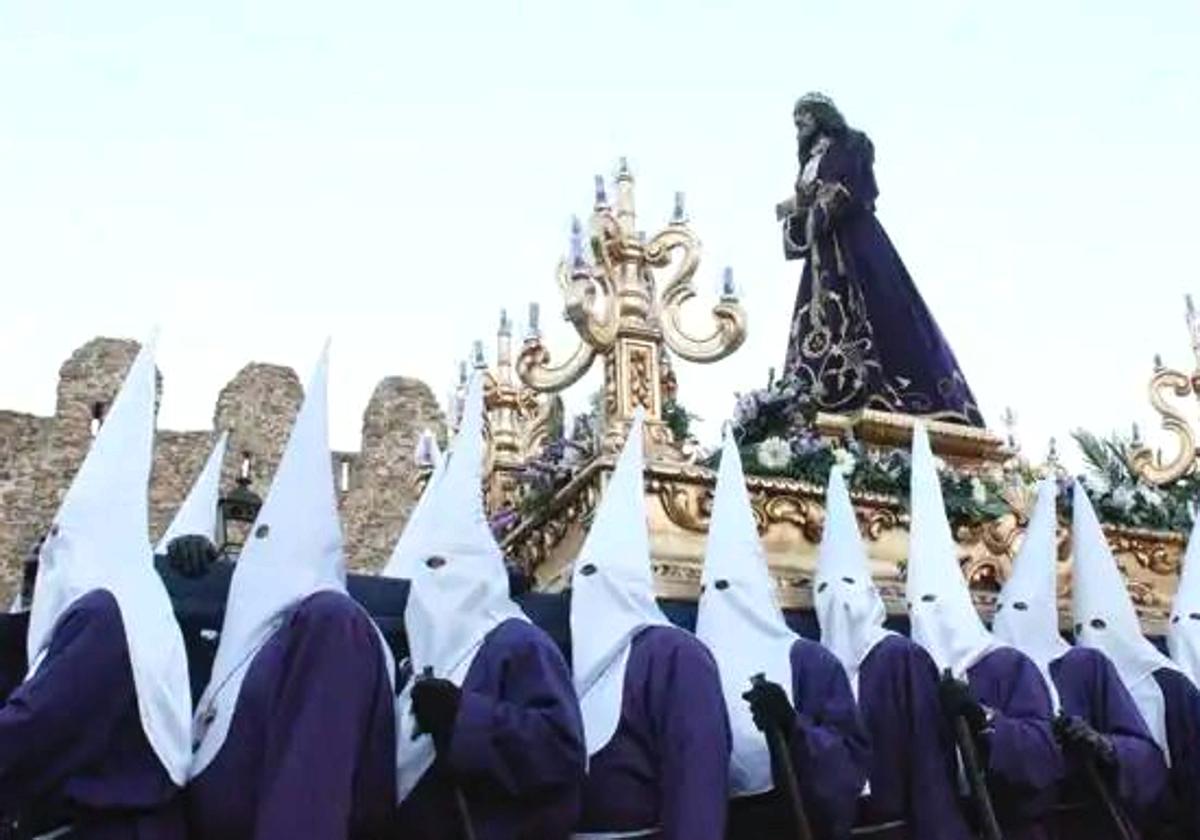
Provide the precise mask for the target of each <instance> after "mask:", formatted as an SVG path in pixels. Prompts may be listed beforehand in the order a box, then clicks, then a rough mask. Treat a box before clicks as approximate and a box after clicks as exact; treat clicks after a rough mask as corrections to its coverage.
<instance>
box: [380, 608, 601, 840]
mask: <svg viewBox="0 0 1200 840" xmlns="http://www.w3.org/2000/svg"><path fill="white" fill-rule="evenodd" d="M586 759H587V755H586V749H585V747H584V743H583V721H582V720H581V719H580V716H579V703H578V701H576V699H575V689H574V687H573V686H572V684H571V674H570V671H569V670H568V669H567V663H566V661H565V660H564V659H563V657H562V654H561V653H560V652H559V650H558V648H557V647H556V646H555V645H554V642H553V641H552V640H551V639H550V637H549V636H547V635H546V633H545V632H544V631H543V630H541V629H540V628H538V627H537V626H535V625H533V624H530V623H528V622H525V621H519V620H515V619H514V620H509V621H505V622H502V623H501V624H499V625H497V626H496V627H495V628H494V629H493V630H492V631H491V632H490V633H488V635H487V637H486V638H485V639H484V642H483V646H482V647H481V648H480V650H479V652H478V653H477V654H476V655H475V660H474V661H473V662H472V663H471V667H470V669H468V671H467V676H466V678H465V679H464V680H463V684H462V700H461V703H460V705H459V708H458V716H457V717H456V718H455V721H454V730H453V734H452V735H451V737H450V750H449V754H448V756H447V758H446V759H442V760H440V761H439V763H437V764H435V765H434V766H433V767H432V768H430V770H429V771H428V772H426V774H425V776H424V777H423V778H422V779H421V781H420V782H418V783H417V786H416V788H414V789H413V790H412V792H411V793H409V795H408V797H407V798H406V799H405V800H404V802H402V803H401V804H400V809H399V813H398V815H397V819H396V831H395V833H394V835H393V836H395V837H398V838H404V840H454V838H457V837H459V836H460V831H459V825H460V823H459V820H460V816H459V814H458V812H457V811H456V809H455V799H454V788H455V786H457V787H458V788H459V790H461V791H462V794H463V796H464V797H465V799H466V802H467V807H468V811H469V812H470V818H471V826H472V828H473V829H474V832H475V836H476V837H477V838H479V840H543V838H544V840H557V839H558V838H566V837H567V836H568V835H569V834H570V831H571V829H572V828H573V827H574V825H575V820H576V819H577V817H578V815H579V796H580V788H581V785H582V783H583V775H584V766H585V762H586ZM443 761H444V764H443V763H442V762H443Z"/></svg>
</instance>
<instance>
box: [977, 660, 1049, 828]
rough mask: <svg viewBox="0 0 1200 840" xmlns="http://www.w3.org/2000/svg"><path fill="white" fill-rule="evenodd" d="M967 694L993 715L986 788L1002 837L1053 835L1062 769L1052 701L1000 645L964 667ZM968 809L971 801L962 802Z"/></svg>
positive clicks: (1035, 674) (1033, 670)
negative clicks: (968, 685)
mask: <svg viewBox="0 0 1200 840" xmlns="http://www.w3.org/2000/svg"><path fill="white" fill-rule="evenodd" d="M967 681H968V682H969V683H970V686H971V693H972V694H974V695H975V698H976V699H977V700H979V702H980V703H983V704H984V705H985V706H987V707H989V708H990V709H992V710H993V711H994V713H995V718H994V720H993V721H992V726H991V728H990V729H989V731H987V732H986V733H985V734H984V735H983V736H982V742H983V750H982V753H983V755H984V756H986V761H987V780H988V788H989V790H990V791H991V793H992V803H993V805H994V806H995V808H996V816H997V819H999V821H1000V825H1001V827H1002V828H1003V829H1004V836H1005V838H1006V840H1041V838H1050V837H1053V836H1054V835H1053V811H1054V805H1055V802H1056V801H1057V790H1058V783H1059V782H1060V781H1061V780H1062V778H1063V776H1064V774H1065V769H1064V766H1063V756H1062V752H1061V750H1059V747H1058V741H1057V740H1056V739H1055V737H1054V732H1053V730H1052V728H1051V715H1052V708H1053V705H1052V703H1051V700H1050V691H1049V689H1047V688H1046V681H1045V680H1044V679H1043V678H1042V674H1041V672H1040V671H1039V670H1038V669H1037V666H1036V665H1034V664H1033V661H1032V660H1031V659H1029V657H1027V656H1026V655H1025V654H1023V653H1021V652H1020V651H1018V650H1017V649H1016V648H1011V647H1002V648H998V649H996V650H994V651H992V652H991V653H989V654H987V655H986V656H984V657H983V658H982V659H980V660H979V661H978V662H976V663H975V664H974V665H972V666H971V667H970V668H968V669H967ZM967 807H968V808H970V809H972V810H971V811H970V813H974V811H973V809H974V805H973V804H971V805H968V806H967Z"/></svg>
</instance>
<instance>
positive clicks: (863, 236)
mask: <svg viewBox="0 0 1200 840" xmlns="http://www.w3.org/2000/svg"><path fill="white" fill-rule="evenodd" d="M874 162H875V150H874V148H873V147H872V145H871V141H870V140H868V139H867V137H866V136H865V135H863V134H862V133H860V132H857V131H849V132H846V133H844V134H842V135H841V136H839V137H835V138H834V139H833V141H832V143H831V145H830V146H829V148H828V150H827V151H826V152H825V154H824V156H823V157H822V158H821V161H820V164H819V166H818V169H817V181H816V182H813V184H812V185H811V186H810V187H809V191H808V192H806V195H805V200H804V203H805V205H806V209H802V210H801V212H799V213H797V214H796V215H793V216H792V217H791V218H790V219H789V221H788V225H787V227H786V230H785V232H786V235H787V238H788V239H789V240H791V243H793V244H795V245H805V244H807V245H808V250H807V252H806V256H807V259H806V260H805V264H804V270H803V273H802V274H801V276H800V290H799V292H798V293H797V296H796V307H795V311H794V313H793V315H792V327H791V334H790V336H789V340H788V354H787V360H786V366H785V371H786V372H787V375H788V376H789V377H791V378H793V379H795V381H796V383H797V385H798V386H799V388H800V389H801V391H802V392H803V393H804V394H806V395H807V396H809V397H810V398H811V400H812V405H811V408H812V409H814V410H822V411H833V412H842V413H844V412H848V411H853V410H856V409H861V408H873V409H881V410H883V411H894V412H900V413H903V414H915V415H921V416H925V417H931V418H936V419H938V420H948V421H952V422H959V423H969V424H970V425H973V426H982V425H983V418H982V416H981V415H980V413H979V409H978V408H977V407H976V404H975V398H974V396H973V395H972V394H971V389H970V388H969V387H968V385H967V381H966V379H965V377H964V376H963V374H962V371H961V370H960V369H959V366H958V362H957V361H956V360H955V358H954V353H953V352H952V351H951V350H950V345H949V344H948V343H947V341H946V339H945V338H944V337H943V335H942V331H941V330H940V329H938V325H937V323H936V322H935V321H934V320H933V315H932V314H930V312H929V309H928V308H927V307H926V306H925V302H924V300H922V299H921V294H920V292H918V291H917V287H916V285H914V283H913V281H912V278H911V277H910V276H909V274H908V270H907V269H906V268H905V267H904V263H903V262H901V260H900V255H899V254H897V253H896V249H895V248H893V247H892V243H891V241H890V240H889V239H888V236H887V234H886V233H885V232H884V230H883V226H882V225H880V223H879V220H878V219H877V218H876V217H875V199H876V197H877V196H878V194H879V190H878V188H877V187H876V185H875V173H874ZM810 230H811V233H812V241H811V242H809V241H808V234H809V232H810ZM792 256H797V254H792ZM814 275H816V276H817V278H818V279H819V282H816V283H815V282H814ZM818 290H819V292H820V295H819V303H818V305H817V307H816V311H814V306H813V303H814V292H817V291H818Z"/></svg>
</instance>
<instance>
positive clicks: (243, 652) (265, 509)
mask: <svg viewBox="0 0 1200 840" xmlns="http://www.w3.org/2000/svg"><path fill="white" fill-rule="evenodd" d="M328 378H329V348H328V345H326V348H325V350H324V351H323V352H322V353H321V357H320V360H319V361H318V362H317V367H316V370H315V371H314V372H313V375H312V379H311V380H310V382H309V386H308V391H307V392H306V394H305V396H304V404H303V405H301V407H300V413H299V414H298V415H297V416H296V422H295V425H293V426H292V433H291V436H290V437H289V438H288V442H287V446H286V448H285V449H284V450H283V458H282V459H281V460H280V462H279V469H278V470H277V471H276V472H275V479H274V481H273V482H272V484H271V489H270V490H269V491H268V492H267V498H266V500H265V501H264V502H263V506H262V508H261V509H260V510H259V512H258V519H256V520H255V522H254V526H253V527H252V529H251V532H250V537H249V539H248V540H247V542H246V545H245V547H244V548H243V549H242V552H241V555H240V556H239V558H238V562H237V565H236V566H235V567H234V571H233V578H232V580H231V581H230V584H229V598H228V600H227V602H226V607H225V622H224V624H223V625H222V627H221V640H220V643H219V645H218V646H217V655H216V659H215V660H214V662H213V669H212V676H211V678H210V679H209V683H208V686H207V687H206V688H205V689H204V693H203V694H202V695H201V697H200V702H199V704H198V706H197V710H196V718H195V722H194V733H195V741H196V744H197V746H196V753H195V758H194V760H193V764H192V776H193V777H195V776H197V775H199V774H200V773H201V772H202V771H203V770H204V768H205V767H207V766H208V764H209V762H211V761H212V759H213V758H214V757H215V756H216V755H217V753H218V752H219V751H220V749H221V745H222V744H224V743H225V736H226V735H227V734H228V731H229V724H230V722H231V720H232V718H233V714H234V710H235V708H236V706H237V699H238V694H239V693H240V691H241V687H242V680H243V679H244V678H245V676H246V672H247V670H248V669H249V667H250V663H251V662H252V661H253V660H254V656H255V654H256V653H257V652H258V650H259V649H260V648H261V647H262V646H263V645H264V644H265V643H266V642H267V640H268V639H270V637H271V636H272V634H274V632H275V631H276V630H277V629H278V628H279V626H280V624H281V623H282V620H283V618H284V616H285V614H286V613H287V611H288V610H290V609H291V608H292V607H294V606H295V605H296V604H298V603H299V602H300V601H302V600H304V599H305V598H307V597H308V596H310V595H312V594H313V593H316V592H320V591H323V590H331V591H334V592H345V591H346V565H345V558H344V555H343V548H342V527H341V523H340V521H339V520H338V510H337V495H336V491H335V489H334V485H333V467H332V459H331V457H330V452H329V425H328V422H329V421H328V410H327V383H328Z"/></svg>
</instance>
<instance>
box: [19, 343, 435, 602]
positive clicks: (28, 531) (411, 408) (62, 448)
mask: <svg viewBox="0 0 1200 840" xmlns="http://www.w3.org/2000/svg"><path fill="white" fill-rule="evenodd" d="M137 349H138V345H137V343H136V342H133V341H124V340H118V339H111V338H97V339H93V340H92V341H90V342H88V343H87V344H85V345H84V346H83V347H81V348H79V349H78V350H76V351H75V352H74V353H73V354H71V358H70V359H68V360H67V361H66V363H64V364H63V366H62V368H61V369H60V371H59V382H58V392H57V401H56V406H55V411H54V415H53V416H52V417H36V416H33V415H29V414H20V413H16V412H8V411H0V604H3V603H7V599H8V598H9V597H10V596H11V594H12V592H13V591H14V589H15V586H16V583H17V581H19V579H20V567H21V561H22V559H23V558H24V556H25V554H26V553H27V552H28V550H29V548H30V546H31V545H32V544H33V542H34V541H35V540H36V539H37V537H38V535H39V534H41V533H42V532H43V531H44V530H45V529H46V527H47V526H48V525H49V523H50V520H51V518H52V517H53V516H54V513H55V511H56V510H57V509H58V505H59V502H60V501H61V500H62V497H63V495H64V494H65V493H66V490H67V487H68V486H69V485H70V482H71V479H72V477H73V476H74V475H75V471H76V470H78V469H79V466H80V464H82V463H83V458H84V456H85V455H86V453H87V450H88V447H89V446H90V444H91V440H92V435H93V434H94V429H95V428H96V427H97V426H98V424H99V423H100V422H101V421H102V419H103V416H104V413H105V412H106V411H107V408H108V406H109V405H110V404H111V403H112V400H113V398H114V397H115V396H116V392H117V389H118V388H119V387H120V384H121V381H122V379H123V378H124V376H125V372H126V371H127V370H128V369H129V365H130V364H131V363H132V362H133V358H134V356H135V355H136V354H137ZM162 387H163V383H162V379H161V376H160V379H159V388H160V394H161V389H162ZM303 396H304V393H303V388H302V386H301V384H300V379H299V377H297V376H296V373H295V372H294V371H292V370H291V369H290V368H285V367H279V366H277V365H268V364H261V363H252V364H248V365H246V367H244V368H242V370H241V371H239V372H238V374H237V375H236V376H235V377H234V378H233V379H232V380H231V381H230V382H229V384H228V385H226V386H225V387H224V388H223V389H222V390H221V393H220V395H219V397H218V398H217V405H216V408H215V410H214V412H213V425H212V428H211V429H208V430H202V431H170V430H159V431H158V433H157V438H156V442H155V451H154V470H153V475H152V478H151V487H150V536H151V539H153V540H156V539H157V538H158V536H159V535H160V534H161V533H162V532H163V531H164V530H165V529H166V527H167V524H168V523H169V522H170V520H171V517H172V516H174V514H175V511H176V509H177V508H178V507H179V504H180V503H181V502H182V501H183V497H184V496H185V495H186V494H187V491H188V490H189V489H190V488H191V485H192V482H193V481H194V480H195V478H196V476H197V475H198V473H199V471H200V469H201V467H202V466H203V464H204V461H205V459H206V458H207V457H208V453H209V452H210V450H211V448H212V446H213V444H214V443H215V442H216V439H217V437H218V435H219V432H220V431H221V430H226V429H227V430H229V433H230V439H229V448H228V450H227V452H226V456H225V463H224V465H223V466H222V473H221V486H222V488H223V490H229V489H231V488H232V487H233V486H234V482H235V481H236V479H237V477H238V476H239V475H241V474H242V473H243V471H245V472H246V474H248V475H249V477H250V481H251V484H250V486H251V488H252V489H253V490H254V491H255V492H257V493H258V494H259V495H262V496H265V495H266V493H267V489H268V488H269V487H270V482H271V478H272V476H273V475H274V473H275V469H276V467H277V466H278V464H279V459H280V457H281V456H282V454H283V448H284V446H285V444H286V443H287V437H288V433H289V432H290V431H291V427H292V422H293V420H294V419H295V416H296V412H297V411H298V410H299V408H300V403H301V401H302V399H303ZM442 424H443V419H442V413H441V410H440V409H439V407H438V404H437V400H436V399H435V398H434V396H433V392H432V391H430V389H429V387H428V386H426V385H425V384H424V383H422V382H420V381H418V380H415V379H407V378H404V377H389V378H387V379H384V380H383V381H382V382H380V383H379V385H378V386H377V387H376V389H375V393H374V394H373V395H372V397H371V400H370V402H369V403H368V404H367V407H366V411H365V412H364V414H363V435H362V449H361V452H337V453H333V455H332V461H331V465H330V467H331V469H332V471H333V477H334V482H335V486H336V487H337V488H338V498H339V503H340V506H341V512H342V522H343V528H344V530H345V536H346V552H347V560H348V562H349V564H350V566H351V568H354V569H362V570H366V569H377V568H378V567H380V566H382V565H383V563H384V562H385V561H386V560H387V557H388V555H389V553H390V551H391V547H392V545H393V544H394V543H395V540H396V538H397V536H398V535H399V533H400V529H401V527H402V526H403V524H404V522H405V521H406V519H407V518H408V515H409V513H410V511H411V510H412V506H413V504H415V502H416V499H415V492H414V488H415V486H416V481H415V479H416V475H415V467H414V464H413V461H412V453H413V449H414V446H415V444H416V440H417V437H418V436H419V435H420V433H421V431H422V430H423V429H425V428H431V429H433V430H434V431H436V432H439V433H440V432H441V431H442Z"/></svg>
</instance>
